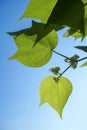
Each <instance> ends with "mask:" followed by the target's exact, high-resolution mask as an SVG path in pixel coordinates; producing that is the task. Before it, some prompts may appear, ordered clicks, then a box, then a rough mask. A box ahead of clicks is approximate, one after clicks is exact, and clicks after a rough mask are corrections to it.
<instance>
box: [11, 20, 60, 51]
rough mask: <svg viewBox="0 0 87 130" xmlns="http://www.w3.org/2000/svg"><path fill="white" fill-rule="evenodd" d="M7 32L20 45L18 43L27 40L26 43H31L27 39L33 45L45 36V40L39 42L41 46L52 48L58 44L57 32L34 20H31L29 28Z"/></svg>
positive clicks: (23, 42)
mask: <svg viewBox="0 0 87 130" xmlns="http://www.w3.org/2000/svg"><path fill="white" fill-rule="evenodd" d="M9 34H10V35H12V36H13V37H14V39H15V41H16V44H17V46H21V45H19V44H25V42H29V43H28V45H29V44H31V43H30V41H29V39H30V40H31V41H33V46H34V45H36V44H37V43H38V42H39V41H40V40H41V39H43V38H44V37H46V39H45V42H40V44H42V45H43V46H46V47H50V48H51V49H54V48H55V47H56V46H57V44H58V36H57V33H56V31H55V30H53V29H52V27H50V26H48V27H47V28H45V25H44V24H42V23H36V22H34V21H32V27H31V28H28V29H24V30H20V31H17V32H10V33H9ZM20 35H21V36H20ZM35 35H36V37H35ZM28 36H31V37H28ZM25 40H26V41H25ZM29 46H30V45H29Z"/></svg>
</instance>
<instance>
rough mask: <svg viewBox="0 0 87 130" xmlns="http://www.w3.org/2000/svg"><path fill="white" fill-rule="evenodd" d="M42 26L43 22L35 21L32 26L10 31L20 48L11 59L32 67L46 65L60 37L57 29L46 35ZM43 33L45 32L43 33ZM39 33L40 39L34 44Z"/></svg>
mask: <svg viewBox="0 0 87 130" xmlns="http://www.w3.org/2000/svg"><path fill="white" fill-rule="evenodd" d="M42 28H43V27H42V25H41V24H40V25H39V23H38V24H37V23H34V22H33V27H32V28H29V29H24V30H21V31H17V32H13V33H9V34H10V35H11V36H13V38H14V40H15V42H16V45H17V48H18V50H17V52H16V53H15V54H14V55H13V56H12V57H11V58H10V59H16V60H18V61H19V62H21V63H22V64H24V65H26V66H31V67H40V66H43V65H45V64H46V63H47V62H48V61H49V60H50V58H51V55H52V49H54V48H55V47H56V45H57V44H58V38H57V34H56V32H55V30H52V31H50V32H49V33H48V34H47V35H45V36H44V34H45V33H46V32H44V31H43V30H42ZM41 33H44V34H42V35H41ZM37 35H38V36H39V41H38V42H37V44H36V45H35V46H34V44H35V42H36V40H37Z"/></svg>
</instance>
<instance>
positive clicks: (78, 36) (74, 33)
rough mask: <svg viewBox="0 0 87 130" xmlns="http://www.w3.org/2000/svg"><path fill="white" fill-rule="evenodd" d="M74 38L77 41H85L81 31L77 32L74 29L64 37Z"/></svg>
mask: <svg viewBox="0 0 87 130" xmlns="http://www.w3.org/2000/svg"><path fill="white" fill-rule="evenodd" d="M69 36H72V37H74V38H75V39H77V38H82V40H83V34H82V33H81V32H80V30H75V29H73V28H70V29H69V30H68V31H67V32H65V33H64V35H63V37H65V38H66V37H69Z"/></svg>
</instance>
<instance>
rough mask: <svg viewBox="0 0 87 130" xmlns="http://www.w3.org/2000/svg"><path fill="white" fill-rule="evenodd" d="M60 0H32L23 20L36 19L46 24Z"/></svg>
mask: <svg viewBox="0 0 87 130" xmlns="http://www.w3.org/2000/svg"><path fill="white" fill-rule="evenodd" d="M57 1H58V0H39V1H36V0H31V1H30V3H29V5H28V6H27V8H26V11H25V13H24V14H23V16H22V17H21V18H26V17H28V18H35V19H39V20H41V21H42V22H43V23H46V22H47V20H48V18H49V16H50V14H51V12H52V10H53V8H54V6H55V4H56V3H57Z"/></svg>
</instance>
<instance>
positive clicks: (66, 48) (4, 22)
mask: <svg viewBox="0 0 87 130" xmlns="http://www.w3.org/2000/svg"><path fill="white" fill-rule="evenodd" d="M28 3H29V0H13V1H12V0H7V1H6V0H2V1H0V130H87V67H84V68H78V69H76V70H74V71H73V70H72V69H70V70H69V71H68V72H66V73H65V74H64V76H66V77H67V78H69V79H70V80H71V81H72V84H73V93H72V95H71V96H70V98H69V100H68V102H67V104H66V106H65V108H64V111H63V119H62V120H61V119H60V118H59V115H58V114H57V112H56V111H55V110H54V109H52V108H51V107H50V106H49V105H48V104H45V105H43V106H41V107H39V101H40V98H39V86H40V82H41V80H42V79H43V78H44V77H45V76H47V75H51V73H50V72H49V71H48V69H49V68H50V67H54V66H57V65H61V67H62V69H64V61H63V59H62V60H61V59H60V57H58V56H56V55H55V54H53V57H52V60H50V62H49V63H48V64H47V65H45V66H43V67H41V68H38V69H35V68H31V67H26V66H23V65H22V64H20V63H19V62H17V61H15V60H11V61H9V60H8V58H9V57H10V56H11V55H12V54H14V53H15V51H16V49H17V48H16V45H15V43H14V41H13V39H12V38H11V37H10V36H8V35H7V34H6V32H9V31H10V32H11V31H16V30H18V29H23V28H27V27H29V26H30V25H31V19H24V20H21V21H19V18H20V17H21V15H22V14H23V12H24V10H25V8H26V6H27V4H28ZM63 32H64V30H63V31H60V32H59V33H58V35H59V45H58V47H57V48H56V50H57V51H59V52H61V53H63V54H65V55H67V56H72V55H73V54H76V53H78V54H80V55H81V57H84V56H85V53H84V52H81V51H79V50H76V49H73V46H76V45H79V44H80V45H81V44H82V45H86V42H87V38H86V39H85V40H84V41H83V43H81V42H80V40H79V39H78V40H76V41H74V39H73V38H71V37H70V38H66V39H64V38H62V33H63ZM79 65H80V64H79ZM65 67H66V65H65Z"/></svg>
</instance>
